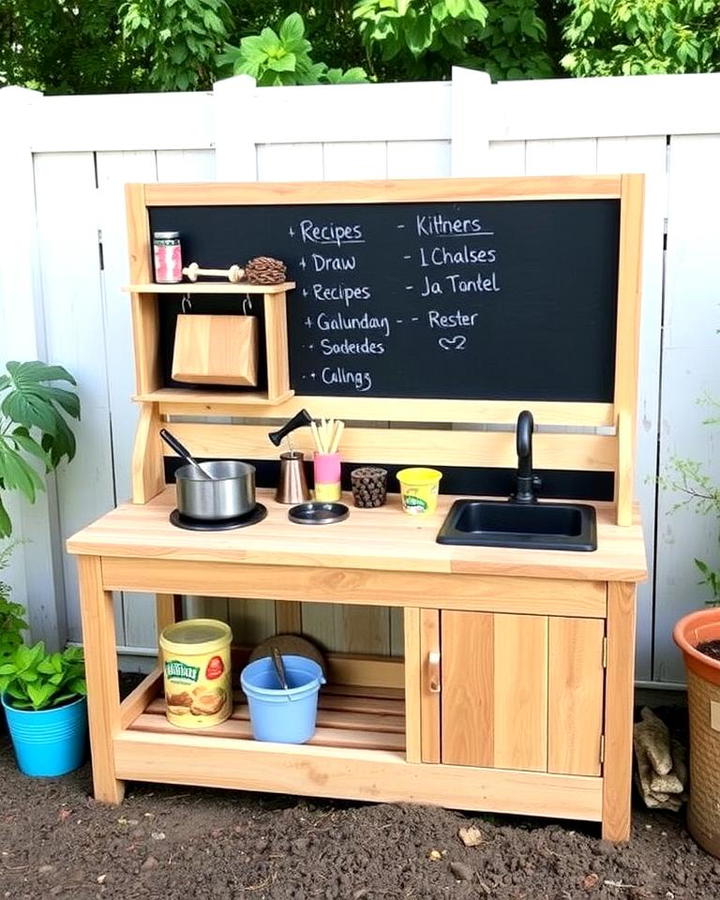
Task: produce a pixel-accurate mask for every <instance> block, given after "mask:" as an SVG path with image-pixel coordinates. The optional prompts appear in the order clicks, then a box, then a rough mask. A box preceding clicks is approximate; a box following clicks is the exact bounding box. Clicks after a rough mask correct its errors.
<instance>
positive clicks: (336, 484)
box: [313, 451, 341, 502]
mask: <svg viewBox="0 0 720 900" xmlns="http://www.w3.org/2000/svg"><path fill="white" fill-rule="evenodd" d="M313 471H314V474H315V499H316V500H322V501H329V502H332V501H334V500H339V499H340V496H341V488H340V476H341V470H340V454H339V453H318V452H317V451H316V452H315V453H314V454H313Z"/></svg>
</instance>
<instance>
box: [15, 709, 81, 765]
mask: <svg viewBox="0 0 720 900" xmlns="http://www.w3.org/2000/svg"><path fill="white" fill-rule="evenodd" d="M0 700H2V705H3V708H4V709H5V716H6V718H7V725H8V730H9V732H10V738H11V739H12V743H13V749H14V750H15V758H16V759H17V764H18V768H19V769H20V771H21V772H23V773H24V774H25V775H36V776H37V775H41V776H45V777H52V776H55V775H65V774H67V773H68V772H72V771H73V769H77V768H78V767H79V766H81V765H82V764H83V763H84V762H85V758H86V756H87V732H88V725H87V700H86V699H85V697H80V698H78V699H77V700H75V701H74V702H73V703H68V704H67V706H58V707H56V708H55V709H39V710H34V709H13V708H12V706H10V705H9V704H8V703H6V702H5V697H2V698H0Z"/></svg>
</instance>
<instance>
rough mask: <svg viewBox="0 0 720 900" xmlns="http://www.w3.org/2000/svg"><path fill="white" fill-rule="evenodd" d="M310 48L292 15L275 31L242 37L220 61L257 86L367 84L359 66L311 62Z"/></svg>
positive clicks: (299, 22)
mask: <svg viewBox="0 0 720 900" xmlns="http://www.w3.org/2000/svg"><path fill="white" fill-rule="evenodd" d="M311 51H312V44H311V43H310V41H308V40H307V39H306V37H305V23H304V22H303V19H302V16H301V15H300V14H299V13H296V12H295V13H291V14H290V15H289V16H288V17H287V18H286V19H285V20H284V21H283V23H282V25H280V28H279V29H278V31H277V32H276V31H273V29H272V28H263V29H262V31H261V32H260V34H255V35H250V36H249V37H244V38H243V39H242V40H241V41H240V46H239V47H233V46H231V45H229V44H228V46H227V47H226V50H225V53H224V54H223V55H222V56H221V57H220V58H219V62H220V63H221V64H227V65H229V66H231V67H232V71H233V74H234V75H251V76H252V77H253V78H254V79H255V80H256V81H257V83H258V84H259V85H262V86H271V85H281V84H284V85H291V84H353V83H357V82H361V81H367V76H366V75H365V71H364V70H363V69H361V68H360V67H359V66H355V67H353V68H350V69H347V70H346V71H343V70H342V69H329V68H328V66H327V64H326V63H323V62H313V60H312V58H311V56H310V53H311Z"/></svg>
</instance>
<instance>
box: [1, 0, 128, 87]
mask: <svg viewBox="0 0 720 900" xmlns="http://www.w3.org/2000/svg"><path fill="white" fill-rule="evenodd" d="M117 8H118V4H117V2H116V0H91V2H90V0H86V2H77V3H64V2H50V0H2V2H0V87H2V86H3V85H5V84H16V85H21V86H23V87H30V88H36V89H38V90H41V91H44V92H45V93H46V94H67V93H83V94H94V93H121V92H124V91H129V90H133V89H138V88H143V87H145V86H146V80H145V74H146V73H145V72H144V71H143V69H142V68H141V64H142V61H141V60H140V59H139V58H136V57H134V56H133V54H132V53H130V52H128V49H127V47H125V46H124V45H123V42H122V37H121V33H120V25H119V22H118V18H117Z"/></svg>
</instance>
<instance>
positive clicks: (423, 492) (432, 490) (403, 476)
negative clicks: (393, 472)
mask: <svg viewBox="0 0 720 900" xmlns="http://www.w3.org/2000/svg"><path fill="white" fill-rule="evenodd" d="M441 478H442V472H438V470H437V469H425V468H421V467H418V468H413V469H401V470H400V471H399V472H398V473H397V480H398V481H399V482H400V500H401V501H402V508H403V510H404V511H405V512H406V513H409V514H410V515H411V516H429V515H432V513H434V512H435V510H436V509H437V501H438V493H439V491H440V479H441Z"/></svg>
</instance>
